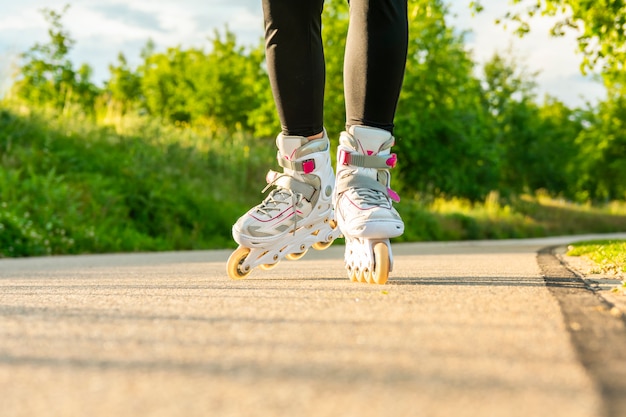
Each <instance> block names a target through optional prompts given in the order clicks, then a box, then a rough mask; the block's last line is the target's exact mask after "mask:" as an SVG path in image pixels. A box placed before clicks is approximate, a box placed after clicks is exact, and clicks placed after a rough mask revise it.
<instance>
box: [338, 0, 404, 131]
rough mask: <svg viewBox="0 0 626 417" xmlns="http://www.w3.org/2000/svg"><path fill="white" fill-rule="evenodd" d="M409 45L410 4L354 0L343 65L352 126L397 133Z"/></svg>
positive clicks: (349, 117) (347, 110)
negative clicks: (397, 116)
mask: <svg viewBox="0 0 626 417" xmlns="http://www.w3.org/2000/svg"><path fill="white" fill-rule="evenodd" d="M407 46H408V21H407V0H351V1H350V26H349V29H348V39H347V42H346V53H345V61H344V86H345V98H346V121H347V126H348V127H349V126H354V125H356V126H360V125H363V126H371V127H376V128H380V129H385V130H387V131H389V132H390V133H393V119H394V116H395V112H396V105H397V102H398V97H399V96H400V89H401V87H402V80H403V78H404V69H405V66H406V55H407Z"/></svg>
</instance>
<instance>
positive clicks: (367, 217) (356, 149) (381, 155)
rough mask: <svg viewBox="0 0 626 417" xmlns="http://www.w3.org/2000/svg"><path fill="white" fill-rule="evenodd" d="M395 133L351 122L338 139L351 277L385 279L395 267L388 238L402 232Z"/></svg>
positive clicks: (338, 196)
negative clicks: (394, 173)
mask: <svg viewBox="0 0 626 417" xmlns="http://www.w3.org/2000/svg"><path fill="white" fill-rule="evenodd" d="M393 145H394V138H393V136H392V135H391V133H389V132H388V131H386V130H382V129H377V128H373V127H367V126H352V127H351V128H350V129H349V131H348V132H343V133H342V134H341V136H340V138H339V148H338V151H337V179H336V184H335V193H334V198H335V215H336V217H337V222H338V224H339V228H340V230H341V232H342V233H343V235H344V237H345V239H346V251H345V265H346V269H347V271H348V276H349V277H350V279H351V280H352V281H360V282H369V283H376V284H384V283H386V282H387V279H388V277H389V272H390V271H391V270H392V269H393V255H392V253H391V244H390V242H389V238H392V237H396V236H400V235H401V234H402V233H403V232H404V223H403V222H402V219H401V218H400V215H399V214H398V212H397V211H396V210H395V209H394V208H393V206H392V200H393V201H400V199H399V198H398V195H397V194H396V193H395V192H394V191H392V190H391V189H390V188H389V184H390V178H391V177H390V174H389V169H390V168H393V167H394V166H395V164H396V155H395V154H392V153H391V147H392V146H393Z"/></svg>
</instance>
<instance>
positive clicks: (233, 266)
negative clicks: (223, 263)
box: [226, 246, 251, 279]
mask: <svg viewBox="0 0 626 417" xmlns="http://www.w3.org/2000/svg"><path fill="white" fill-rule="evenodd" d="M249 253H250V249H249V248H245V247H243V246H240V247H238V248H237V249H235V251H234V252H233V253H232V254H231V255H230V257H229V258H228V263H227V267H226V270H227V272H228V276H229V277H230V279H243V278H245V277H247V276H248V274H249V273H250V271H251V269H249V270H247V271H242V270H241V265H242V264H243V261H245V260H246V258H247V257H248V254H249Z"/></svg>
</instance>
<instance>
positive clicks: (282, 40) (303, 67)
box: [263, 0, 325, 137]
mask: <svg viewBox="0 0 626 417" xmlns="http://www.w3.org/2000/svg"><path fill="white" fill-rule="evenodd" d="M323 4H324V1H323V0H263V14H264V18H265V50H266V59H267V70H268V73H269V78H270V84H271V86H272V93H273V95H274V101H275V103H276V109H277V110H278V116H279V118H280V122H281V125H282V133H283V134H284V135H289V136H305V137H309V136H313V135H316V134H319V133H320V132H322V130H323V106H324V82H325V63H324V49H323V46H322V35H321V27H322V26H321V20H322V16H321V15H322V8H323Z"/></svg>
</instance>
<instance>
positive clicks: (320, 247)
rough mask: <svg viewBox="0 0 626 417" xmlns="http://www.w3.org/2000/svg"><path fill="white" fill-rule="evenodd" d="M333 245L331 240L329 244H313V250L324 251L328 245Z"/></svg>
mask: <svg viewBox="0 0 626 417" xmlns="http://www.w3.org/2000/svg"><path fill="white" fill-rule="evenodd" d="M332 244H333V241H332V240H331V241H330V242H315V243H314V244H313V249H315V250H324V249H328V247H329V246H330V245H332Z"/></svg>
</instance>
